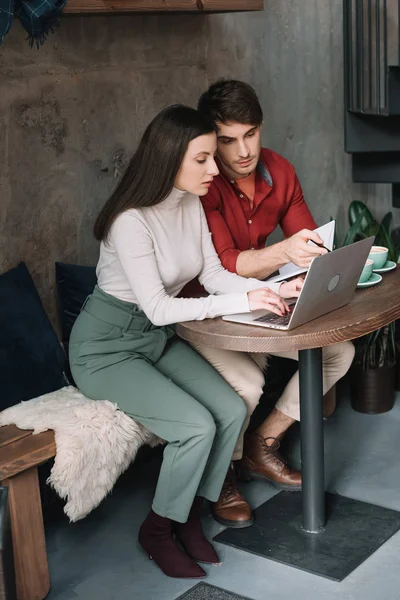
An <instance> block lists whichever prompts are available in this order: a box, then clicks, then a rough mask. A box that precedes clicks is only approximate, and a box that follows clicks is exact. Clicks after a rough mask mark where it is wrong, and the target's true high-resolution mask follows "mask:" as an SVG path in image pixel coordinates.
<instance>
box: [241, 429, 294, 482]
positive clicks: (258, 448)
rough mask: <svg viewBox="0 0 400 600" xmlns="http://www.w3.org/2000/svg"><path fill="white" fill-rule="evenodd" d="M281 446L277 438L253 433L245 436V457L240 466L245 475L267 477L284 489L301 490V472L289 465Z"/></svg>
mask: <svg viewBox="0 0 400 600" xmlns="http://www.w3.org/2000/svg"><path fill="white" fill-rule="evenodd" d="M272 440H273V441H272ZM269 441H272V444H271V445H269V443H268V442H269ZM279 446H280V443H279V441H278V440H277V439H275V438H265V439H264V438H263V437H262V436H261V435H258V434H257V433H251V434H250V435H247V436H245V440H244V452H243V458H242V460H241V461H240V462H239V465H238V466H239V468H240V470H241V472H242V473H243V475H244V476H245V477H246V476H247V477H249V478H251V477H255V478H261V479H267V480H268V481H270V482H271V483H273V484H274V485H275V486H276V487H278V488H280V489H282V490H288V491H290V490H293V491H297V490H301V473H300V471H295V470H294V469H292V468H291V467H289V465H288V464H287V463H286V461H285V460H284V459H283V458H282V456H281V455H280V454H279V452H278V450H279Z"/></svg>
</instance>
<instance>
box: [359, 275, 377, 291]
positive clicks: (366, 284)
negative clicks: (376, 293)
mask: <svg viewBox="0 0 400 600" xmlns="http://www.w3.org/2000/svg"><path fill="white" fill-rule="evenodd" d="M381 281H382V275H378V273H372V275H371V277H370V278H369V279H368V281H364V283H357V287H358V288H366V287H371V285H376V284H377V283H379V282H381Z"/></svg>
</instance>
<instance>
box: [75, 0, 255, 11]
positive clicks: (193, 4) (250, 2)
mask: <svg viewBox="0 0 400 600" xmlns="http://www.w3.org/2000/svg"><path fill="white" fill-rule="evenodd" d="M263 5H264V0H68V2H67V4H66V6H65V8H64V13H65V14H67V13H69V14H81V13H128V12H138V13H149V12H156V13H157V12H199V13H201V12H236V11H253V10H263V7H264V6H263Z"/></svg>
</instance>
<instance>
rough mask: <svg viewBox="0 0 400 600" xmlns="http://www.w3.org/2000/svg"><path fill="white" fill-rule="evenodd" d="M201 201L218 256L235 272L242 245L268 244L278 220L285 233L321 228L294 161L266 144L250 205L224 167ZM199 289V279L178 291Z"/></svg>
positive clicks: (184, 293)
mask: <svg viewBox="0 0 400 600" xmlns="http://www.w3.org/2000/svg"><path fill="white" fill-rule="evenodd" d="M200 200H201V202H202V204H203V207H204V210H205V213H206V217H207V221H208V226H209V228H210V231H211V233H212V239H213V242H214V246H215V249H216V251H217V253H218V256H219V258H220V260H221V262H222V264H223V266H224V267H225V269H228V271H232V272H233V273H236V261H237V257H238V256H239V254H240V253H241V252H243V251H244V250H250V249H256V250H259V249H261V248H264V247H265V244H266V241H267V239H268V236H269V235H270V234H271V233H272V232H273V231H274V229H276V227H277V226H278V225H280V226H281V228H282V230H283V233H284V235H285V236H286V237H290V236H291V235H293V234H295V233H297V232H298V231H300V230H301V229H315V228H316V227H317V225H316V223H315V221H314V219H313V218H312V216H311V213H310V211H309V209H308V206H307V204H306V203H305V200H304V196H303V191H302V189H301V186H300V183H299V180H298V178H297V175H296V172H295V170H294V167H293V165H291V164H290V162H289V161H288V160H286V158H284V157H283V156H281V155H280V154H277V153H276V152H273V151H272V150H268V149H267V148H262V149H261V154H260V160H259V162H258V165H257V169H256V178H255V189H254V200H253V207H252V208H250V202H249V199H248V198H247V197H246V195H245V194H244V192H243V191H242V190H241V189H240V188H239V187H238V186H237V184H236V183H235V181H234V180H229V179H228V178H227V177H226V176H225V175H224V174H223V173H222V171H221V172H220V173H219V175H217V177H215V178H214V181H213V182H212V184H211V187H210V189H209V191H208V193H207V194H206V196H202V197H201V198H200ZM201 290H202V287H201V286H200V284H199V282H198V281H197V280H193V281H191V282H190V283H188V284H187V285H186V286H185V287H184V289H183V290H182V291H181V293H180V296H186V297H191V296H195V295H198V294H199V293H200V292H201Z"/></svg>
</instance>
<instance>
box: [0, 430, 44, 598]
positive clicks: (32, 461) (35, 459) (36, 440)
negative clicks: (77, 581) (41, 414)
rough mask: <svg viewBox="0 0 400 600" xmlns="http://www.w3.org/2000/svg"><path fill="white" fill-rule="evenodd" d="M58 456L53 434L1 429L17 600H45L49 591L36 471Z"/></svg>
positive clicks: (2, 480) (1, 472) (0, 468)
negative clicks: (34, 433)
mask: <svg viewBox="0 0 400 600" xmlns="http://www.w3.org/2000/svg"><path fill="white" fill-rule="evenodd" d="M55 453H56V445H55V441H54V432H53V431H45V432H43V433H40V434H38V435H32V432H31V431H23V430H22V429H18V427H15V426H14V425H7V426H6V427H0V484H1V485H5V486H8V490H9V495H8V497H9V506H10V519H11V532H12V540H13V548H14V564H15V579H16V586H17V597H18V600H43V598H45V597H46V596H47V594H48V593H49V590H50V577H49V568H48V562H47V552H46V541H45V535H44V526H43V514H42V504H41V498H40V489H39V478H38V469H37V468H38V466H39V465H40V464H42V463H44V462H46V461H47V460H49V458H52V457H53V456H55Z"/></svg>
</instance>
